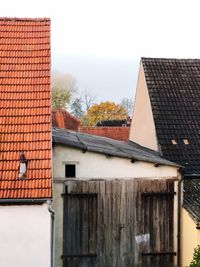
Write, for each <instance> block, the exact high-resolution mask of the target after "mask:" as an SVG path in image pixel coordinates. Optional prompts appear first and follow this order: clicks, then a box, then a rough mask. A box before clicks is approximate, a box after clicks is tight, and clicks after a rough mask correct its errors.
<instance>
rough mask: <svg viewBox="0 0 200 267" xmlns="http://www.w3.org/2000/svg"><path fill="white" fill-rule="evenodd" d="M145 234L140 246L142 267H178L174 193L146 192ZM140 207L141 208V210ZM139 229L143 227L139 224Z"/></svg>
mask: <svg viewBox="0 0 200 267" xmlns="http://www.w3.org/2000/svg"><path fill="white" fill-rule="evenodd" d="M140 207H141V210H140V211H138V212H139V214H140V215H139V216H142V218H141V220H142V221H143V223H142V225H143V226H142V228H143V229H141V232H142V233H143V234H142V235H140V236H138V239H137V237H136V241H138V243H139V244H140V252H139V255H140V257H141V262H142V266H154V267H160V266H162V267H172V266H174V256H175V255H176V253H175V252H174V236H173V235H174V229H173V228H174V216H173V214H174V192H173V190H172V191H171V192H169V191H167V192H142V193H141V206H140ZM140 207H138V208H140ZM137 226H138V228H140V227H141V226H139V225H137Z"/></svg>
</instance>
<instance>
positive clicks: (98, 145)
mask: <svg viewBox="0 0 200 267" xmlns="http://www.w3.org/2000/svg"><path fill="white" fill-rule="evenodd" d="M52 135H53V143H56V144H61V145H66V146H69V147H74V148H78V149H81V150H83V151H91V152H96V153H100V154H104V155H107V156H115V157H121V158H127V159H131V160H138V161H145V162H151V163H158V164H161V165H169V166H178V165H177V164H175V163H173V162H170V161H168V160H165V159H163V158H161V157H160V156H159V153H157V152H155V151H153V150H150V149H148V148H145V147H142V146H140V145H138V144H136V143H134V142H131V141H130V142H124V141H117V140H113V139H110V138H106V137H100V136H95V135H90V134H83V133H79V132H71V131H67V130H63V129H58V128H53V130H52Z"/></svg>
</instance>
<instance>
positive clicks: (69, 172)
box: [65, 164, 76, 178]
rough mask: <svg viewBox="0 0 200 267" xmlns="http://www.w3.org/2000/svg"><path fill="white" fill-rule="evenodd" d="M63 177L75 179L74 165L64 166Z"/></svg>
mask: <svg viewBox="0 0 200 267" xmlns="http://www.w3.org/2000/svg"><path fill="white" fill-rule="evenodd" d="M65 177H66V178H75V177H76V165H75V164H65Z"/></svg>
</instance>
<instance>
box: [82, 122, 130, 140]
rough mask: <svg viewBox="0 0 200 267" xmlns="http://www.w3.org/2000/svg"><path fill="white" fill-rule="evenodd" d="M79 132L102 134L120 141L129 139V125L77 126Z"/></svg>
mask: <svg viewBox="0 0 200 267" xmlns="http://www.w3.org/2000/svg"><path fill="white" fill-rule="evenodd" d="M79 132H81V133H87V134H93V135H97V136H104V137H108V138H112V139H115V140H120V141H128V140H129V132H130V127H86V126H81V127H79Z"/></svg>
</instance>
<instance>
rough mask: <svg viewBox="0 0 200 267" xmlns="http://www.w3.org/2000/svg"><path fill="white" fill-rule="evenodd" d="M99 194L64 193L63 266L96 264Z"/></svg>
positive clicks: (80, 266) (76, 266)
mask: <svg viewBox="0 0 200 267" xmlns="http://www.w3.org/2000/svg"><path fill="white" fill-rule="evenodd" d="M96 253H97V194H95V193H71V194H65V195H64V231H63V256H62V257H63V267H68V266H69V267H90V266H95V262H96V256H97V255H96Z"/></svg>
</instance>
